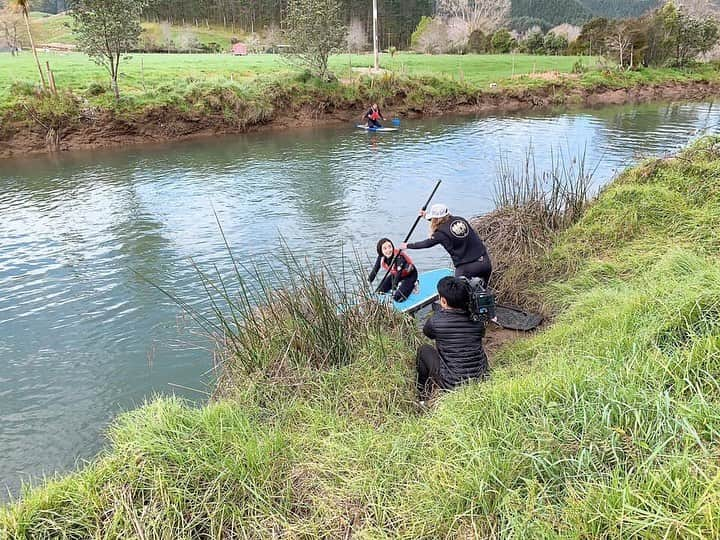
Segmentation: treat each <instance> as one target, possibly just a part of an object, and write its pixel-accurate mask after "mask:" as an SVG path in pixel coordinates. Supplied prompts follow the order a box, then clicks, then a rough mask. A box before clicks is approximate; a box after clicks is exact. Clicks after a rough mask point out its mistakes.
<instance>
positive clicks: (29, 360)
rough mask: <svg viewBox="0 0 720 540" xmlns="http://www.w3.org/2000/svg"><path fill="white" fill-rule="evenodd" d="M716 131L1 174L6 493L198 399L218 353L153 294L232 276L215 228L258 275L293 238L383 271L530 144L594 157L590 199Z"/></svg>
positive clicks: (388, 141)
mask: <svg viewBox="0 0 720 540" xmlns="http://www.w3.org/2000/svg"><path fill="white" fill-rule="evenodd" d="M719 123H720V108H716V107H714V106H713V105H712V104H711V103H696V104H672V105H668V104H650V105H640V106H624V107H608V108H602V109H597V110H575V111H555V112H552V113H549V112H545V113H542V114H535V113H523V114H518V115H509V116H485V117H478V118H470V117H460V118H457V117H443V118H435V119H422V120H417V121H403V122H402V125H401V127H400V130H399V131H398V132H397V133H383V134H374V135H373V134H367V133H365V132H361V131H360V130H354V129H352V127H351V126H333V127H323V128H312V129H297V130H285V131H267V132H262V133H254V134H248V135H245V136H233V137H223V138H212V139H198V140H193V141H189V142H185V143H175V144H172V145H145V146H141V147H132V148H127V149H120V150H112V151H92V152H73V153H68V154H60V155H53V156H43V157H32V158H27V159H13V160H4V161H0V187H1V189H0V456H1V457H0V488H2V491H4V492H5V496H7V494H8V492H9V493H11V494H14V495H15V494H17V493H18V491H19V485H20V483H21V482H22V481H26V480H30V479H38V478H41V477H42V475H44V474H52V473H53V472H55V471H59V472H63V471H68V470H72V469H73V468H74V467H76V466H77V465H78V463H79V462H80V461H81V460H84V459H89V458H91V457H92V456H93V455H94V454H95V453H96V452H97V451H98V450H99V449H100V448H101V447H102V444H103V437H102V432H103V429H104V428H105V427H106V425H107V423H108V422H109V421H110V420H111V419H112V418H113V417H114V416H116V415H117V414H118V413H120V412H122V411H124V410H128V409H131V408H133V407H136V406H138V405H141V404H142V403H143V401H144V400H145V399H147V398H150V397H152V396H153V395H156V394H169V393H175V394H179V395H183V396H185V397H188V398H190V399H193V400H196V401H202V400H203V399H204V395H205V394H203V393H202V392H203V391H208V385H210V384H211V383H212V381H211V379H210V378H209V377H208V376H207V375H204V374H205V373H206V372H207V370H208V369H209V368H210V367H211V359H212V353H211V350H210V349H211V347H210V345H209V343H208V341H207V340H206V339H205V338H204V337H203V336H202V335H199V334H198V333H197V332H195V331H193V329H194V327H193V326H192V325H189V324H188V321H187V318H186V317H184V316H183V315H182V313H181V310H180V309H179V308H178V307H177V305H176V304H175V303H174V302H172V301H171V300H169V299H168V298H167V297H165V296H164V295H163V294H162V293H161V292H160V291H159V290H157V289H156V288H154V287H153V286H152V285H150V284H149V283H148V282H147V280H150V281H152V282H153V283H156V284H159V285H161V286H162V287H164V288H166V289H167V290H169V291H171V292H172V293H173V294H176V295H178V296H179V297H181V298H183V299H184V300H187V301H189V302H191V303H196V304H198V305H201V304H202V302H203V299H204V298H205V296H204V293H203V291H202V287H201V283H200V280H199V279H198V275H197V273H196V271H195V270H194V269H193V265H192V264H191V259H192V261H194V263H195V264H197V265H198V266H199V267H200V268H201V269H204V270H206V271H212V269H213V264H217V265H218V267H219V268H220V269H221V271H222V272H224V271H226V270H229V261H228V256H227V253H226V251H225V247H224V244H223V239H222V235H221V234H220V231H219V228H218V225H217V222H216V218H215V215H217V218H218V219H219V221H220V223H221V225H222V228H223V231H224V233H225V235H226V237H227V239H228V242H229V244H230V245H231V247H232V250H233V252H234V254H235V256H236V257H237V258H238V259H240V260H242V261H244V262H246V263H249V264H254V263H257V264H258V265H259V268H260V269H261V271H262V269H263V267H264V266H263V265H264V264H267V263H266V261H267V260H268V258H269V259H270V260H272V259H273V258H274V257H276V254H277V251H278V246H279V244H280V242H281V239H282V241H284V242H286V243H287V246H288V247H289V248H290V249H291V250H292V252H293V253H294V254H295V255H298V256H301V257H304V256H308V257H309V259H308V260H309V261H310V264H311V265H312V264H315V263H319V262H320V261H321V260H322V261H324V262H325V263H330V264H331V265H332V263H334V262H338V261H339V260H340V259H341V257H342V253H343V251H344V252H345V253H347V252H349V251H352V250H359V251H360V252H362V253H367V254H368V256H370V255H372V253H373V251H374V246H375V243H376V241H377V239H378V238H380V237H381V236H385V235H387V236H390V237H392V238H393V239H395V240H397V241H399V240H400V239H401V238H402V236H404V234H405V233H406V231H407V229H408V227H409V226H410V224H412V222H413V220H414V218H415V216H416V211H417V208H418V207H419V206H420V205H421V204H422V202H423V201H424V199H425V198H426V197H427V194H428V193H429V192H430V190H431V189H432V186H433V185H434V180H435V179H442V180H443V184H442V186H441V188H440V190H439V192H438V194H437V196H436V199H435V200H436V202H445V203H446V204H447V205H448V206H449V207H450V208H451V210H452V211H453V212H454V213H457V214H459V215H466V216H471V215H476V214H479V213H482V212H485V211H488V210H490V209H492V207H493V202H492V195H493V185H494V180H495V178H496V169H497V164H498V158H499V156H500V155H501V154H504V155H505V156H506V157H507V159H509V160H510V161H513V162H514V161H519V160H521V159H522V157H523V156H524V154H525V152H526V151H527V149H528V147H529V145H530V144H532V146H533V148H534V155H535V160H536V162H537V164H538V166H539V168H541V169H542V168H547V167H548V166H549V163H550V159H551V158H550V156H551V154H555V155H557V154H558V152H559V151H561V152H562V153H564V154H565V155H572V156H574V155H577V154H578V153H581V152H582V151H583V149H586V153H587V158H586V159H587V164H588V165H589V166H590V167H592V168H595V167H597V170H596V172H595V176H594V178H595V181H596V187H597V186H600V185H602V184H603V183H606V182H607V181H608V180H609V179H611V178H612V177H613V176H614V174H615V173H616V172H617V171H619V170H622V169H623V168H624V167H626V166H627V165H628V164H631V163H633V162H634V161H636V160H637V159H639V158H642V157H645V156H649V155H659V154H663V153H667V152H671V151H674V150H677V149H678V148H680V147H681V146H683V145H685V144H686V143H687V142H688V141H689V140H691V139H692V138H695V137H697V136H698V135H700V134H702V133H705V132H715V131H716V130H717V128H718V125H719ZM425 233H426V228H425V225H424V224H423V225H421V230H418V232H416V234H415V236H414V239H416V240H417V239H420V238H422V237H423V235H424V234H425ZM413 256H414V258H415V260H416V263H418V266H419V267H420V269H421V270H422V269H427V268H431V267H434V266H439V265H447V264H448V263H449V259H448V258H447V257H446V256H445V255H444V253H443V252H442V249H441V248H435V249H434V250H429V251H426V252H414V253H413ZM188 388H193V389H197V390H199V391H194V390H190V389H188ZM2 497H3V496H2V495H0V498H2Z"/></svg>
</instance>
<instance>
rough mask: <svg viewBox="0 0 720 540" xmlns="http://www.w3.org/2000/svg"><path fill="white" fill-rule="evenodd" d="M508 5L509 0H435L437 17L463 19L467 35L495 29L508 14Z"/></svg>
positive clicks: (509, 5) (509, 4)
mask: <svg viewBox="0 0 720 540" xmlns="http://www.w3.org/2000/svg"><path fill="white" fill-rule="evenodd" d="M510 7H511V3H510V0H437V2H436V5H435V9H436V13H437V15H438V16H439V17H443V18H446V19H452V18H458V19H462V20H463V21H465V24H466V25H467V27H468V35H469V34H470V33H472V32H473V31H474V30H481V31H483V32H485V33H488V32H492V31H494V30H496V29H497V28H498V27H499V26H500V25H501V24H502V23H503V22H505V21H506V20H507V19H508V17H509V16H510Z"/></svg>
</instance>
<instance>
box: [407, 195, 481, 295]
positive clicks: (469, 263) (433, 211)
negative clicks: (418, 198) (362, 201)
mask: <svg viewBox="0 0 720 540" xmlns="http://www.w3.org/2000/svg"><path fill="white" fill-rule="evenodd" d="M420 215H421V216H422V217H424V218H425V219H427V220H429V221H430V237H429V238H428V239H426V240H421V241H420V242H413V243H410V244H405V243H403V244H400V249H401V250H405V249H426V248H430V247H433V246H436V245H438V244H441V245H442V246H443V247H444V248H445V251H447V252H448V253H449V254H450V257H451V258H452V261H453V265H454V266H455V276H456V277H466V278H468V279H472V278H474V277H479V278H480V279H482V280H483V286H484V287H487V285H488V283H489V282H490V274H491V273H492V264H491V263H490V256H489V255H488V252H487V249H486V248H485V244H484V243H483V241H482V240H481V239H480V236H479V235H478V233H477V232H476V231H475V229H473V228H472V226H471V225H470V223H468V221H467V220H466V219H465V218H462V217H460V216H453V215H451V214H450V210H449V209H448V207H447V206H445V205H444V204H433V205H432V206H431V207H430V209H429V210H428V211H427V212H426V211H425V210H420Z"/></svg>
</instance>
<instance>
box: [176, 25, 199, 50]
mask: <svg viewBox="0 0 720 540" xmlns="http://www.w3.org/2000/svg"><path fill="white" fill-rule="evenodd" d="M198 47H200V41H198V38H197V35H196V34H195V32H193V31H192V29H190V28H189V27H186V28H183V30H182V32H181V33H180V36H179V37H178V49H180V50H181V51H186V52H192V51H193V50H194V49H197V48H198Z"/></svg>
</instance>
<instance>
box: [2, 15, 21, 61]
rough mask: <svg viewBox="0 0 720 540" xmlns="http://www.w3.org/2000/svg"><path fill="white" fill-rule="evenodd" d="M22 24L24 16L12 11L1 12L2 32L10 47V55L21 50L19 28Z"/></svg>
mask: <svg viewBox="0 0 720 540" xmlns="http://www.w3.org/2000/svg"><path fill="white" fill-rule="evenodd" d="M21 24H22V16H21V15H19V14H18V13H16V12H14V11H12V10H11V9H3V10H0V31H1V32H2V35H3V36H4V38H5V41H6V42H7V45H8V47H10V54H12V55H13V56H15V53H16V52H17V51H19V50H20V37H19V36H18V27H19V26H20V25H21Z"/></svg>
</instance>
